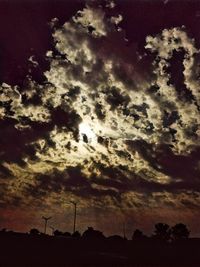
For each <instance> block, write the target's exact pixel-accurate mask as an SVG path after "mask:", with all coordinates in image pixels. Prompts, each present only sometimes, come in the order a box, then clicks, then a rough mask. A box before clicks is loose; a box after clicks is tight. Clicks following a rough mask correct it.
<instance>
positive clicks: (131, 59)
mask: <svg viewBox="0 0 200 267" xmlns="http://www.w3.org/2000/svg"><path fill="white" fill-rule="evenodd" d="M199 24H200V2H199V1H185V0H184V1H175V0H168V1H167V0H165V1H161V0H160V1H156V0H155V1H153V0H152V1H150V0H134V1H133V0H132V1H126V0H124V1H122V0H121V1H119V0H117V1H109V0H105V1H100V0H89V1H78V0H77V1H72V0H65V1H64V0H63V1H61V0H58V1H55V0H48V1H46V0H35V1H25V0H22V1H18V0H15V1H14V0H13V1H10V0H2V1H0V228H4V227H5V228H7V229H13V230H16V231H29V230H30V229H31V228H33V227H36V228H38V229H39V230H41V231H42V230H43V221H42V219H41V217H42V216H52V219H51V220H50V221H49V226H52V227H54V228H55V229H60V230H62V231H72V229H73V205H72V204H71V201H75V202H77V229H78V230H79V231H80V232H83V231H84V230H85V229H86V228H87V226H93V227H94V228H97V229H100V230H102V231H103V232H104V233H105V235H111V234H122V233H123V225H125V228H126V234H127V236H128V237H129V236H131V234H132V233H133V231H134V230H135V229H136V228H140V229H142V230H143V231H144V232H145V233H146V234H150V233H151V232H152V231H153V227H154V224H155V223H157V222H165V223H168V224H170V225H174V224H176V223H179V222H182V223H185V224H187V225H188V228H189V229H190V230H191V235H192V236H200V227H199V223H198V219H197V218H199V216H200V180H199V179H200V116H199V115H200V89H199V88H200V50H199V47H200V33H199ZM48 232H49V233H50V232H51V229H50V228H48Z"/></svg>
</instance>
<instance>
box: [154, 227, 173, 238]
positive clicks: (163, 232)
mask: <svg viewBox="0 0 200 267" xmlns="http://www.w3.org/2000/svg"><path fill="white" fill-rule="evenodd" d="M154 233H155V235H154V236H153V237H155V238H156V239H159V240H163V241H168V240H169V239H170V237H171V229H170V227H169V225H168V224H166V223H157V224H155V230H154Z"/></svg>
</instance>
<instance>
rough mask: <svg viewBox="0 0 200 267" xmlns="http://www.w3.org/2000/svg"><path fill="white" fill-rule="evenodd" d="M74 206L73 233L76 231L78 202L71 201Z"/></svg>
mask: <svg viewBox="0 0 200 267" xmlns="http://www.w3.org/2000/svg"><path fill="white" fill-rule="evenodd" d="M70 203H72V204H73V205H74V225H73V233H75V231H76V208H77V202H74V201H70Z"/></svg>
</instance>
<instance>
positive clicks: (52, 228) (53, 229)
mask: <svg viewBox="0 0 200 267" xmlns="http://www.w3.org/2000/svg"><path fill="white" fill-rule="evenodd" d="M49 228H51V230H52V235H53V234H54V231H55V228H54V227H52V226H49Z"/></svg>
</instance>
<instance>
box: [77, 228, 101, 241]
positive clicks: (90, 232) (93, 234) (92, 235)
mask: <svg viewBox="0 0 200 267" xmlns="http://www.w3.org/2000/svg"><path fill="white" fill-rule="evenodd" d="M82 237H83V238H86V239H103V238H105V236H104V235H103V233H102V232H100V231H98V230H94V228H93V227H88V229H87V230H86V231H85V232H84V233H83V235H82Z"/></svg>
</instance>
